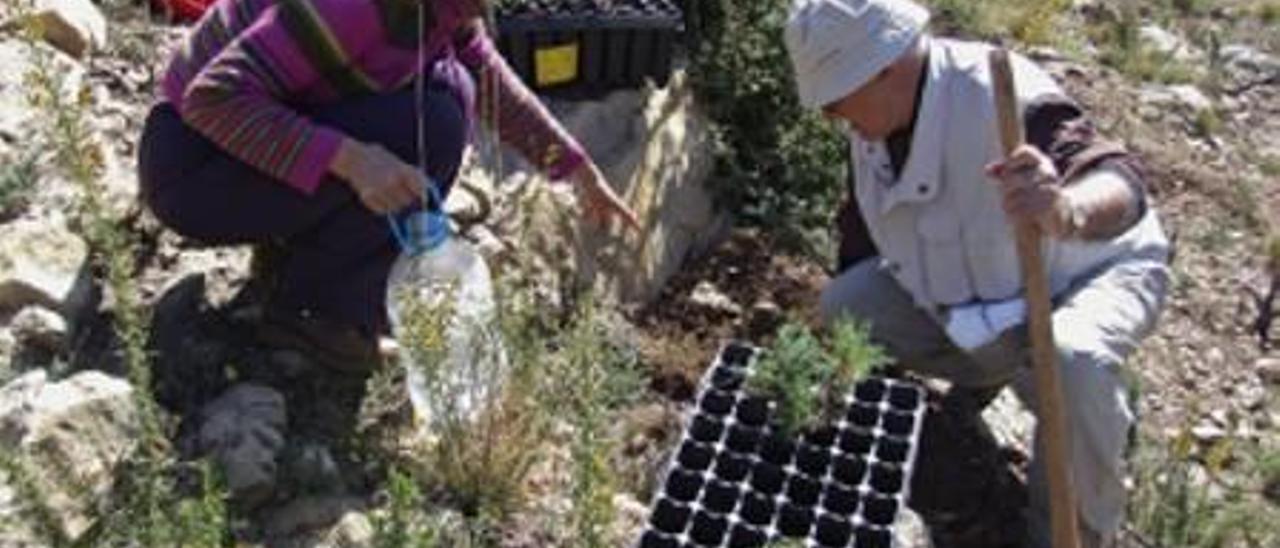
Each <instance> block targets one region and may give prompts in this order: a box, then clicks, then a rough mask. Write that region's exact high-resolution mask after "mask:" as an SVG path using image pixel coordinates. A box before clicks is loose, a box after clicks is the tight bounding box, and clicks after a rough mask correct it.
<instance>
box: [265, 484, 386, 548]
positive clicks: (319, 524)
mask: <svg viewBox="0 0 1280 548" xmlns="http://www.w3.org/2000/svg"><path fill="white" fill-rule="evenodd" d="M364 508H365V503H364V501H363V500H361V499H358V498H355V497H339V496H322V497H302V498H298V499H294V500H292V501H290V502H289V503H288V504H286V505H284V506H282V507H280V508H276V509H273V510H271V511H270V512H268V513H267V515H266V518H265V519H264V520H263V521H264V523H265V524H266V533H267V537H268V538H271V539H288V538H290V537H298V536H300V535H303V536H306V537H312V536H313V535H314V534H316V533H321V534H322V535H323V536H329V535H328V533H333V532H335V529H337V526H338V524H341V522H343V521H346V520H348V519H350V520H351V523H349V524H348V527H347V529H348V530H347V531H346V532H345V533H344V535H346V536H354V537H363V539H358V540H363V541H364V542H368V539H369V538H370V537H372V535H373V528H372V527H370V526H369V520H368V519H367V518H365V516H364V515H363V514H361V513H360V512H361V511H362V510H364ZM349 516H353V517H350V518H349ZM320 529H326V530H325V531H318V530H320ZM296 540H297V539H295V542H296ZM271 544H272V545H275V544H274V543H271ZM295 545H298V546H302V545H305V544H295ZM330 545H331V546H333V545H334V544H330ZM360 545H362V543H357V544H337V546H360Z"/></svg>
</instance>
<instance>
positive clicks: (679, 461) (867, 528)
mask: <svg viewBox="0 0 1280 548" xmlns="http://www.w3.org/2000/svg"><path fill="white" fill-rule="evenodd" d="M758 354H759V351H758V350H757V349H755V348H752V347H750V346H746V345H742V344H738V343H733V344H729V345H727V346H725V347H724V348H722V349H721V350H720V353H719V354H718V355H717V357H716V362H715V363H714V364H713V365H712V367H711V369H710V370H708V371H707V373H706V375H705V376H704V377H703V379H702V383H701V386H700V389H699V394H698V399H697V405H695V406H694V407H693V408H692V411H691V412H690V415H689V416H688V417H687V421H686V423H685V431H684V435H683V437H682V438H681V440H680V445H679V447H678V448H677V450H676V452H675V453H674V454H673V456H672V458H671V461H670V463H669V465H668V466H667V469H666V475H665V476H664V477H663V478H662V480H661V488H660V490H659V492H658V493H657V494H656V495H655V497H654V500H653V503H652V505H651V508H652V510H651V512H652V513H651V514H650V519H649V522H648V526H647V527H646V529H645V531H644V533H643V534H642V535H641V537H640V538H639V539H637V541H636V546H639V547H641V548H655V547H689V546H710V547H726V546H727V547H732V548H739V547H741V548H748V547H754V546H764V545H765V544H766V543H767V542H768V541H770V540H774V539H778V538H782V537H793V538H800V539H804V541H805V544H806V546H810V547H833V548H837V547H838V548H846V547H851V548H877V547H879V548H890V547H892V546H893V542H894V540H893V526H894V524H895V522H896V520H897V517H898V514H899V512H900V511H901V509H902V507H903V506H905V505H906V502H907V497H908V495H909V493H908V490H909V486H910V484H911V470H912V467H913V465H914V463H915V457H916V449H917V447H918V443H917V442H918V440H919V438H920V431H921V426H922V424H923V421H924V413H925V390H924V388H923V387H921V386H920V385H918V384H915V383H912V382H907V381H902V380H897V379H889V378H885V377H879V376H874V377H870V378H867V379H865V380H863V381H862V382H860V383H859V384H858V385H857V386H856V387H855V388H854V390H853V393H852V394H849V395H848V396H847V397H846V400H845V408H844V409H843V410H842V411H843V412H842V414H841V418H840V420H838V421H836V422H835V423H833V424H831V425H828V426H823V427H819V428H817V429H813V430H808V431H805V432H803V433H802V434H800V435H798V436H786V435H783V434H782V433H781V432H779V431H778V430H777V429H776V428H775V426H774V422H773V421H772V420H771V418H772V414H773V404H772V403H771V402H769V401H767V400H765V399H763V398H760V397H757V396H752V395H749V394H747V393H746V392H745V391H744V390H743V385H744V384H745V382H744V381H745V380H746V378H747V377H749V376H750V375H751V372H752V369H751V365H752V364H753V363H754V362H755V359H756V357H757V355H758Z"/></svg>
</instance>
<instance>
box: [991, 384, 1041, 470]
mask: <svg viewBox="0 0 1280 548" xmlns="http://www.w3.org/2000/svg"><path fill="white" fill-rule="evenodd" d="M1024 377H1025V378H1023V379H1019V382H1021V383H1023V384H1027V383H1030V382H1031V381H1032V379H1031V378H1030V377H1031V375H1030V374H1027V375H1025V376H1024ZM982 418H983V420H985V421H986V423H987V425H988V426H989V427H990V428H991V434H992V435H994V436H995V437H996V440H997V441H999V442H1000V445H1002V446H1006V447H1015V448H1018V449H1019V450H1021V451H1023V452H1024V453H1025V452H1028V451H1027V449H1028V447H1027V446H1028V444H1029V443H1030V441H1031V434H1032V432H1034V431H1035V416H1034V415H1032V414H1031V411H1030V410H1028V409H1027V407H1026V406H1025V405H1023V404H1022V402H1021V401H1019V398H1018V396H1017V395H1015V391H1014V390H1002V391H1001V392H1000V394H999V395H998V396H996V398H995V400H992V402H991V404H990V405H988V406H987V407H986V409H984V410H983V411H982Z"/></svg>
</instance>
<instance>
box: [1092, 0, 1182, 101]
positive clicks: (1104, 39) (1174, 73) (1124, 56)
mask: <svg viewBox="0 0 1280 548" xmlns="http://www.w3.org/2000/svg"><path fill="white" fill-rule="evenodd" d="M1141 25H1142V18H1141V16H1140V15H1138V13H1137V11H1136V10H1134V9H1121V10H1120V11H1119V14H1118V17H1115V18H1113V19H1111V20H1107V21H1104V22H1102V23H1100V24H1098V25H1095V26H1093V27H1091V28H1090V29H1088V33H1089V35H1090V36H1091V38H1092V39H1093V41H1094V42H1095V43H1096V44H1098V46H1099V48H1100V50H1101V54H1100V55H1099V58H1098V60H1099V61H1101V62H1102V63H1103V64H1106V65H1108V66H1110V67H1112V68H1114V69H1116V70H1118V71H1120V73H1122V74H1124V75H1125V76H1128V77H1130V78H1133V79H1136V80H1140V81H1151V82H1159V83H1163V84H1185V83H1190V82H1194V81H1196V80H1197V78H1198V77H1199V75H1198V74H1197V72H1196V70H1195V68H1193V67H1191V66H1190V65H1188V64H1186V63H1183V62H1181V61H1179V60H1177V59H1175V58H1174V56H1173V54H1172V53H1161V52H1158V51H1155V50H1153V49H1152V48H1151V47H1150V46H1148V45H1147V44H1145V43H1144V42H1143V41H1142V38H1141V37H1140V36H1139V33H1138V29H1139V28H1141Z"/></svg>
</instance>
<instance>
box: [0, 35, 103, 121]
mask: <svg viewBox="0 0 1280 548" xmlns="http://www.w3.org/2000/svg"><path fill="white" fill-rule="evenodd" d="M37 49H44V50H46V52H47V53H49V54H53V53H54V52H52V51H48V46H45V45H44V44H37V45H35V46H34V47H33V46H32V45H30V44H28V43H26V42H24V41H22V40H0V142H4V141H8V142H13V143H19V142H27V141H29V140H30V139H31V136H32V135H35V134H36V130H35V124H36V123H38V122H39V121H38V120H36V114H37V111H36V110H35V109H33V108H31V104H30V101H29V100H28V93H27V91H28V90H27V87H26V77H27V75H28V74H29V73H30V72H31V70H32V69H33V68H34V67H33V66H32V62H31V61H32V58H33V56H34V55H36V53H37V51H36V50H37ZM53 70H54V71H56V72H57V73H58V74H60V75H62V76H63V78H64V80H65V81H64V83H63V84H64V87H63V90H62V91H63V94H64V95H65V96H66V97H73V96H74V93H75V90H76V89H78V88H79V86H80V82H81V81H83V78H84V67H81V66H78V65H77V64H76V63H74V62H72V61H70V60H68V59H67V58H65V57H63V56H56V55H55V56H54V58H53Z"/></svg>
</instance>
